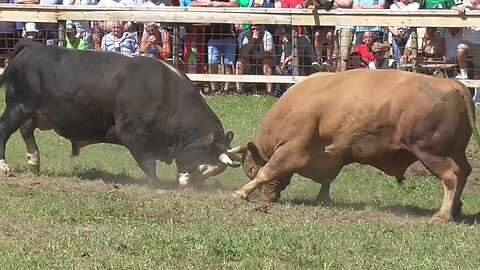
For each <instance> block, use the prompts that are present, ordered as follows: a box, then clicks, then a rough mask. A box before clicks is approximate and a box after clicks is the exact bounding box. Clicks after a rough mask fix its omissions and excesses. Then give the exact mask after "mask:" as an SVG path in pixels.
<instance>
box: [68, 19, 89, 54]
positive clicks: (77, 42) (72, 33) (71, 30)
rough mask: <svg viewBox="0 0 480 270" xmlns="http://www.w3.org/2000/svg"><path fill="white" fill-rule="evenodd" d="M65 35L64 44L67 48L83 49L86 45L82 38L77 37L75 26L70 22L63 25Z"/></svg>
mask: <svg viewBox="0 0 480 270" xmlns="http://www.w3.org/2000/svg"><path fill="white" fill-rule="evenodd" d="M65 35H66V36H67V38H66V42H67V45H66V46H65V47H66V48H67V49H72V50H85V49H87V45H86V44H85V41H83V39H81V38H78V37H77V28H76V27H75V25H74V24H73V23H72V22H67V24H66V25H65Z"/></svg>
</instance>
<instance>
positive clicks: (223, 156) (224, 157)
mask: <svg viewBox="0 0 480 270" xmlns="http://www.w3.org/2000/svg"><path fill="white" fill-rule="evenodd" d="M218 160H220V161H221V162H222V163H224V164H226V165H228V166H231V167H238V166H240V164H238V163H235V162H233V160H231V159H230V157H228V155H227V154H225V153H222V154H221V155H220V156H219V157H218Z"/></svg>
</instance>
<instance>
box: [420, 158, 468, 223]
mask: <svg viewBox="0 0 480 270" xmlns="http://www.w3.org/2000/svg"><path fill="white" fill-rule="evenodd" d="M416 154H417V156H418V157H419V159H420V160H421V161H422V163H423V164H424V165H425V167H426V168H427V169H428V170H429V171H430V172H431V173H432V174H434V175H435V176H436V177H438V178H439V179H441V180H442V183H443V189H444V199H443V204H442V207H441V208H440V210H439V211H438V212H437V213H436V214H435V215H434V216H433V218H432V221H451V220H452V219H453V217H454V216H456V215H459V214H460V212H461V201H460V196H461V194H462V191H463V188H464V186H465V183H466V180H467V177H468V175H469V174H470V171H471V167H470V165H469V164H468V162H467V160H466V158H465V155H464V154H462V155H463V157H458V156H457V157H455V160H454V159H452V158H450V157H439V156H434V155H431V154H428V153H416ZM457 162H458V163H457Z"/></svg>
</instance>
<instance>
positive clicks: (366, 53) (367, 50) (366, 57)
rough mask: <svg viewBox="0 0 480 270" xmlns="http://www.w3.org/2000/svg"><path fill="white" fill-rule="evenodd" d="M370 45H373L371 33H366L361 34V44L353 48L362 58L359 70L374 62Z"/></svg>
mask: <svg viewBox="0 0 480 270" xmlns="http://www.w3.org/2000/svg"><path fill="white" fill-rule="evenodd" d="M372 45H373V33H372V32H369V31H366V32H365V33H363V44H360V45H358V47H357V48H355V51H354V52H356V53H359V54H360V56H361V57H362V61H361V63H360V68H367V67H368V64H369V63H370V62H374V61H375V56H374V55H373V52H372Z"/></svg>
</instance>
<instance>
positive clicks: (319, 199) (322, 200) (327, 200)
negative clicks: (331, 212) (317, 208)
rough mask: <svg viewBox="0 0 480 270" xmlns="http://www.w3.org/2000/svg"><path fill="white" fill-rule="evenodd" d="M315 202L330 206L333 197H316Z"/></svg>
mask: <svg viewBox="0 0 480 270" xmlns="http://www.w3.org/2000/svg"><path fill="white" fill-rule="evenodd" d="M315 202H316V203H317V204H319V205H323V206H329V205H330V204H331V203H332V199H330V197H326V198H324V197H317V198H316V199H315Z"/></svg>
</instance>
